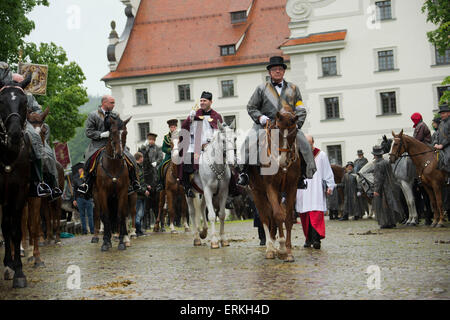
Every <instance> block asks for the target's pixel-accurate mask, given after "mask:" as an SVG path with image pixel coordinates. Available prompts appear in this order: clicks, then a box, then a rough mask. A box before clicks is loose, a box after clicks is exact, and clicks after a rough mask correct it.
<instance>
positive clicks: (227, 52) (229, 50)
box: [220, 44, 236, 56]
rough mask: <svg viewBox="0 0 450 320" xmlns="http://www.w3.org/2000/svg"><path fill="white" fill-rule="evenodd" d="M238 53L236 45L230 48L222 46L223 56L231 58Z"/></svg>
mask: <svg viewBox="0 0 450 320" xmlns="http://www.w3.org/2000/svg"><path fill="white" fill-rule="evenodd" d="M235 53H236V47H235V45H234V44H232V45H228V46H220V55H221V56H231V55H233V54H235Z"/></svg>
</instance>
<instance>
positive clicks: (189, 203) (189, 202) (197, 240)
mask: <svg viewBox="0 0 450 320" xmlns="http://www.w3.org/2000/svg"><path fill="white" fill-rule="evenodd" d="M186 203H187V206H188V209H189V217H190V220H191V221H192V225H193V228H194V246H201V245H202V241H201V240H200V237H199V234H198V229H197V219H196V217H195V216H196V212H195V206H194V199H192V198H188V197H186Z"/></svg>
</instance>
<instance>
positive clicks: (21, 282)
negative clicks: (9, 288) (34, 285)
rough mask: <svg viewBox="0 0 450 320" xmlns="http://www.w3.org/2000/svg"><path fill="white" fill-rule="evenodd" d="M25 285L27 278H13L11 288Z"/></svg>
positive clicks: (24, 286)
mask: <svg viewBox="0 0 450 320" xmlns="http://www.w3.org/2000/svg"><path fill="white" fill-rule="evenodd" d="M26 287H27V278H25V277H23V278H14V280H13V288H19V289H20V288H26Z"/></svg>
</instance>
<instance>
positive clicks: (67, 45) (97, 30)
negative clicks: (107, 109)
mask: <svg viewBox="0 0 450 320" xmlns="http://www.w3.org/2000/svg"><path fill="white" fill-rule="evenodd" d="M49 2H50V6H49V7H43V6H38V7H36V8H35V9H34V10H33V11H32V12H31V13H30V14H29V15H28V17H29V19H31V20H33V21H34V22H35V25H36V28H35V29H34V30H33V31H32V32H31V34H30V35H29V36H28V37H27V38H25V41H28V42H34V43H36V44H39V43H40V42H54V43H55V44H56V45H58V46H61V47H63V48H64V50H65V51H66V52H67V56H68V59H69V61H75V62H77V63H78V64H79V65H80V67H81V68H82V70H83V72H84V74H85V76H86V81H85V82H84V85H85V86H86V87H87V91H88V94H90V95H102V94H106V93H110V90H109V89H108V88H106V87H105V85H104V82H103V81H100V79H101V78H102V77H103V76H105V75H106V74H107V73H108V72H109V67H108V60H107V57H106V48H107V46H108V44H109V41H108V36H109V33H110V31H111V26H110V24H111V20H115V21H116V24H117V27H116V31H117V33H118V34H119V36H120V35H121V34H122V31H123V28H124V27H125V23H126V16H125V14H124V10H125V6H124V5H123V4H122V2H121V1H120V0H49Z"/></svg>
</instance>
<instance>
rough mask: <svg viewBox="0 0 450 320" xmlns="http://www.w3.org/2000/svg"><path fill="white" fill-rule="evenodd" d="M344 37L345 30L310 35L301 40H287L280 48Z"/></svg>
mask: <svg viewBox="0 0 450 320" xmlns="http://www.w3.org/2000/svg"><path fill="white" fill-rule="evenodd" d="M346 35H347V30H342V31H332V32H326V33H316V34H310V35H309V36H307V37H303V38H296V39H289V40H287V41H286V42H284V43H283V44H282V45H281V47H289V46H297V45H302V44H310V43H319V42H331V41H338V40H344V39H345V37H346Z"/></svg>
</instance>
